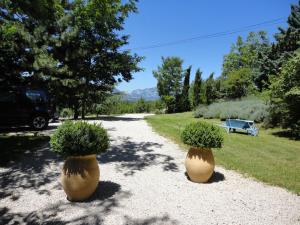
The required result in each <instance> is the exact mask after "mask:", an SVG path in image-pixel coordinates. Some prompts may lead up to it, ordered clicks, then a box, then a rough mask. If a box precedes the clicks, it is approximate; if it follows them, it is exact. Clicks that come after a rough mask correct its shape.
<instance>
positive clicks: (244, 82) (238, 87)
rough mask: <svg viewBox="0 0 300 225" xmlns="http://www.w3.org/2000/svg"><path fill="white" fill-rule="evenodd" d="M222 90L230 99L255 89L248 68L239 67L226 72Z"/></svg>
mask: <svg viewBox="0 0 300 225" xmlns="http://www.w3.org/2000/svg"><path fill="white" fill-rule="evenodd" d="M223 90H224V92H225V93H226V94H225V95H226V97H227V98H230V99H235V98H241V97H244V96H247V95H249V94H252V93H253V92H254V90H255V87H254V83H253V81H252V71H251V69H250V68H246V67H243V68H240V69H236V70H232V71H231V72H229V73H228V75H227V79H226V80H224V82H223Z"/></svg>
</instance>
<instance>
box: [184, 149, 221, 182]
mask: <svg viewBox="0 0 300 225" xmlns="http://www.w3.org/2000/svg"><path fill="white" fill-rule="evenodd" d="M185 168H186V172H187V174H188V176H189V178H190V179H191V181H193V182H197V183H205V182H207V181H208V180H209V178H210V177H211V175H212V174H213V172H214V168H215V160H214V156H213V154H212V151H211V149H209V148H190V150H189V152H188V154H187V156H186V159H185Z"/></svg>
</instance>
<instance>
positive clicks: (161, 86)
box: [153, 57, 183, 113]
mask: <svg viewBox="0 0 300 225" xmlns="http://www.w3.org/2000/svg"><path fill="white" fill-rule="evenodd" d="M182 63H183V61H182V59H180V58H178V57H167V58H164V57H162V65H161V66H158V68H157V70H156V71H155V70H154V71H153V75H154V77H155V78H156V79H157V90H158V94H159V96H160V97H161V99H162V101H163V102H164V103H165V105H166V107H167V109H166V111H167V112H169V113H173V112H177V111H179V105H177V102H179V98H180V94H181V91H182V78H183V69H182Z"/></svg>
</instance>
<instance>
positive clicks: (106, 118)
mask: <svg viewBox="0 0 300 225" xmlns="http://www.w3.org/2000/svg"><path fill="white" fill-rule="evenodd" d="M84 120H103V121H128V122H130V121H139V120H143V118H131V117H118V116H99V117H88V118H85V119H84Z"/></svg>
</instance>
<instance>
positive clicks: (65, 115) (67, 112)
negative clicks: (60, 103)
mask: <svg viewBox="0 0 300 225" xmlns="http://www.w3.org/2000/svg"><path fill="white" fill-rule="evenodd" d="M73 115H74V112H73V110H72V109H70V108H63V109H62V110H61V111H60V116H61V117H63V118H70V117H72V116H73Z"/></svg>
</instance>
